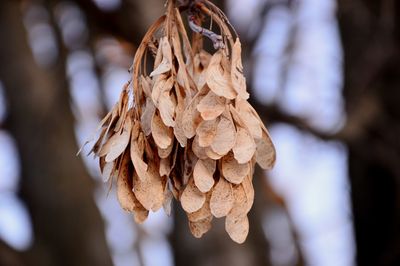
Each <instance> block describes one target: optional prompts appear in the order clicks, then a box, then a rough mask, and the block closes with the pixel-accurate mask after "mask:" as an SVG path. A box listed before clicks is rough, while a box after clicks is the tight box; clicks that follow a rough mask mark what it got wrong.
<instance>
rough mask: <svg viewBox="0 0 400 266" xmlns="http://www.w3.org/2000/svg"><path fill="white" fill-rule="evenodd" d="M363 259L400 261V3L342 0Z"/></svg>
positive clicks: (384, 262)
mask: <svg viewBox="0 0 400 266" xmlns="http://www.w3.org/2000/svg"><path fill="white" fill-rule="evenodd" d="M338 3H339V16H338V17H339V23H340V29H341V34H342V41H343V47H344V52H345V62H344V65H345V84H344V88H345V90H344V94H345V95H344V96H345V99H346V103H347V111H348V113H349V120H351V119H352V120H353V121H354V122H355V123H353V125H352V128H353V131H352V135H353V137H352V138H351V139H350V140H349V143H348V145H349V171H350V173H349V174H350V182H351V187H352V188H351V194H352V203H353V213H354V226H355V233H356V242H357V243H356V244H357V264H358V265H361V266H363V265H380V266H386V265H400V198H399V197H400V141H399V136H400V106H399V104H400V2H399V1H396V0H378V1H377V0H355V1H348V0H339V2H338Z"/></svg>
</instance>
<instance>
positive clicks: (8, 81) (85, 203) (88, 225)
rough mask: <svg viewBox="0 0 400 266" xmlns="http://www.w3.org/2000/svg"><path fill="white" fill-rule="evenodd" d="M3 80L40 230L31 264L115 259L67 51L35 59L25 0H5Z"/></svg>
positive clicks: (24, 190)
mask: <svg viewBox="0 0 400 266" xmlns="http://www.w3.org/2000/svg"><path fill="white" fill-rule="evenodd" d="M0 43H1V46H0V47H1V49H0V62H1V64H0V80H2V81H3V83H4V87H5V91H6V97H7V100H8V104H9V119H8V122H7V127H8V128H9V130H10V131H11V133H12V134H13V136H14V137H15V139H16V142H17V146H18V150H19V154H20V161H21V168H22V177H21V193H20V195H21V198H22V199H23V200H24V201H25V203H26V204H27V207H28V210H29V212H30V215H31V219H32V223H33V229H34V234H35V239H34V245H33V247H32V249H31V250H30V251H29V252H27V254H26V258H28V259H26V260H25V262H26V264H27V265H41V266H47V265H60V266H62V265H65V266H67V265H68V266H70V265H96V266H97V265H112V262H111V258H110V255H109V251H108V248H107V245H106V241H105V237H104V229H103V224H102V219H101V217H100V214H99V211H98V209H97V208H96V205H95V203H94V200H93V188H94V182H93V181H92V180H91V178H90V177H89V175H88V174H87V173H86V170H85V167H84V165H83V164H82V162H81V160H80V159H79V158H78V157H76V156H75V153H76V151H77V146H76V143H75V138H74V121H73V117H72V114H71V111H70V105H69V95H68V84H67V81H66V77H65V69H64V67H65V61H63V58H62V57H61V59H60V60H59V61H58V63H57V64H56V65H55V66H53V67H52V68H51V69H43V68H40V67H38V66H37V64H36V63H35V61H34V59H33V57H32V54H31V51H30V48H29V46H28V42H27V33H26V32H25V30H24V27H23V24H22V15H21V11H20V8H19V1H15V0H2V1H0Z"/></svg>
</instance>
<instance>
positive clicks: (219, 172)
mask: <svg viewBox="0 0 400 266" xmlns="http://www.w3.org/2000/svg"><path fill="white" fill-rule="evenodd" d="M181 10H184V8H183V9H179V8H177V7H176V6H175V0H168V1H167V11H166V15H165V16H163V17H161V18H160V19H158V20H157V21H156V22H155V23H154V24H153V25H152V26H151V27H150V29H149V30H148V32H147V33H146V35H145V36H144V37H143V41H142V43H141V44H140V46H139V47H138V49H137V51H136V55H135V58H134V62H133V66H132V68H131V70H132V80H131V81H130V82H128V83H127V84H125V86H124V87H123V90H122V92H121V94H120V98H119V101H118V102H117V103H116V104H115V106H114V107H113V108H112V110H111V111H110V112H109V113H108V114H107V115H106V116H105V118H104V119H103V120H102V121H101V123H100V126H99V131H100V133H99V136H98V139H97V140H96V141H95V144H94V146H93V148H92V150H91V152H93V153H94V154H95V155H96V156H98V157H99V164H100V169H101V173H102V176H103V180H104V181H107V180H110V179H111V181H112V180H113V178H112V177H117V195H118V199H119V201H120V203H121V207H122V208H123V209H124V210H126V211H129V212H132V213H133V215H134V219H135V221H136V222H138V223H142V222H144V221H145V220H146V219H147V217H148V215H149V211H150V210H151V211H157V210H158V209H160V208H161V207H163V208H164V210H165V212H166V213H167V214H170V213H171V206H172V201H173V198H175V199H176V200H178V201H180V202H181V205H182V208H183V209H184V210H185V211H186V213H187V216H188V220H189V228H190V230H191V232H192V234H193V235H194V236H195V237H201V236H202V235H203V234H205V233H206V232H207V231H208V230H210V228H211V222H212V219H213V217H224V216H226V220H225V228H226V231H227V233H228V234H229V236H230V237H231V238H232V239H233V240H234V241H235V242H238V243H243V241H245V239H246V237H247V234H248V231H249V223H248V218H247V214H248V212H249V211H250V209H251V206H252V205H253V201H254V189H253V184H252V175H253V172H254V166H255V163H256V162H257V163H258V164H259V165H260V166H261V167H263V168H265V169H270V168H272V166H273V165H274V162H275V157H276V155H275V148H274V146H273V144H272V141H271V138H270V136H269V133H268V131H267V129H266V128H265V126H264V125H263V123H262V121H261V119H260V117H259V116H258V114H257V112H256V111H255V110H254V108H253V107H252V106H251V105H250V104H249V103H248V101H247V99H248V98H249V94H248V92H247V90H246V79H245V77H244V75H243V64H242V58H241V43H240V40H239V38H238V37H237V36H236V35H237V34H236V33H235V32H232V31H231V30H232V29H233V28H232V27H231V25H230V24H229V22H228V21H227V18H226V17H225V15H223V13H222V11H220V10H219V9H218V8H217V7H216V6H215V5H213V4H212V3H211V2H209V1H208V0H203V1H198V2H196V5H193V6H191V8H190V9H188V10H189V11H188V12H189V23H188V24H189V26H190V29H191V30H193V31H195V32H197V33H199V34H194V35H193V36H194V37H193V39H192V40H189V37H188V29H186V28H185V26H184V23H183V21H182V18H181V13H180V12H181ZM207 17H208V18H212V20H213V21H215V23H214V24H215V25H217V27H218V29H219V31H220V32H221V36H220V35H217V34H216V33H214V32H213V31H212V30H213V29H203V28H202V27H201V25H198V23H201V22H202V19H203V18H207ZM222 36H224V37H222ZM204 37H207V38H210V39H211V41H212V42H213V45H214V47H215V49H216V51H205V50H204V49H203V45H202V42H203V40H202V39H203V38H204ZM149 64H151V65H152V66H153V68H152V69H151V70H150V71H149V72H150V74H148V72H147V71H148V70H149V69H150V65H149ZM110 177H111V178H110Z"/></svg>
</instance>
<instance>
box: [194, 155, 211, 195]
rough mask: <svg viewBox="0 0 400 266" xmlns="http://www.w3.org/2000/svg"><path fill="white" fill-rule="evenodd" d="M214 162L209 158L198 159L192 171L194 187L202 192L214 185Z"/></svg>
mask: <svg viewBox="0 0 400 266" xmlns="http://www.w3.org/2000/svg"><path fill="white" fill-rule="evenodd" d="M215 170H216V162H215V161H214V160H211V159H206V160H198V161H197V163H196V166H195V167H194V171H193V179H194V183H195V185H196V187H197V188H198V189H199V190H200V191H201V192H203V193H206V192H208V191H210V189H211V188H212V187H213V186H214V183H215V182H214V172H215Z"/></svg>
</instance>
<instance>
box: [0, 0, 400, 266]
mask: <svg viewBox="0 0 400 266" xmlns="http://www.w3.org/2000/svg"><path fill="white" fill-rule="evenodd" d="M164 2H165V1H164V0H146V1H139V0H69V1H68V0H1V1H0V265H4V266H14V265H18V266H19V265H40V266H50V265H57V266H58V265H60V266H63V265H65V266H71V265H78V266H80V265H83V266H86V265H96V266H97V265H99V266H102V265H104V266H106V265H115V266H131V265H133V266H136V265H145V266H172V265H178V266H181V265H182V266H186V265H193V266H209V265H210V266H213V265H230V266H257V265H274V266H290V265H299V266H300V265H315V266H330V265H332V266H351V265H373V266H374V265H377V266H381V265H382V266H386V265H400V2H399V1H397V0H337V1H336V0H246V1H245V0H242V1H241V0H226V1H220V0H218V1H217V0H216V1H213V2H215V3H216V4H217V5H218V6H220V7H221V8H222V9H223V10H224V11H225V12H226V13H227V15H228V17H229V18H230V20H231V22H232V24H233V25H234V26H235V27H236V28H237V30H238V32H239V35H240V36H241V39H242V43H243V48H244V55H243V56H244V65H245V71H246V73H245V74H246V77H247V80H248V88H249V91H250V93H251V101H252V104H253V105H254V106H255V107H256V109H257V110H258V112H259V113H260V114H261V116H262V117H263V119H264V121H265V123H266V124H267V126H268V128H269V129H270V131H271V135H272V138H273V140H274V142H275V144H276V147H277V154H278V160H277V164H276V167H275V169H274V170H273V171H269V172H262V171H261V170H260V169H258V170H257V172H256V178H255V186H256V201H255V204H254V207H253V209H252V211H251V215H250V235H249V237H248V240H247V241H246V243H245V244H243V245H237V244H234V243H233V242H232V241H231V240H230V239H229V237H228V236H227V234H226V233H225V232H224V228H223V223H221V221H216V222H214V226H213V229H212V230H211V231H210V232H209V233H208V234H206V235H205V236H204V237H203V238H202V239H200V240H197V239H194V238H193V237H192V236H191V235H190V233H189V229H188V227H187V224H186V223H187V221H186V218H185V217H184V215H183V213H182V210H180V207H179V206H177V204H176V208H175V210H174V214H173V217H167V216H166V215H165V214H164V213H163V211H162V210H161V211H160V212H157V213H154V214H151V215H150V218H149V220H148V221H147V222H146V223H145V224H143V225H136V224H135V223H134V222H133V218H132V216H131V215H130V214H127V213H125V212H124V211H122V210H121V209H120V208H119V206H118V202H117V200H116V196H115V193H114V192H115V191H114V189H113V188H111V191H109V187H108V186H107V184H103V183H102V181H101V177H100V175H99V170H98V167H97V163H96V162H95V160H94V159H93V158H92V157H86V156H85V155H84V154H85V152H84V153H83V155H82V156H80V157H76V156H75V154H76V152H77V150H78V149H79V147H80V146H81V145H82V144H83V143H84V141H85V140H86V139H90V137H91V135H92V134H93V133H94V132H95V129H96V126H97V123H98V121H99V120H100V118H101V117H102V116H103V115H104V114H105V113H106V112H107V111H108V110H109V109H110V108H111V106H112V105H113V104H114V103H115V102H116V101H117V97H118V94H119V92H120V90H121V88H122V85H123V84H124V83H125V82H126V81H127V80H128V79H129V78H130V77H129V73H128V68H129V67H130V65H131V63H132V60H133V55H134V52H135V48H136V47H137V46H138V44H139V42H140V40H141V37H142V36H143V35H144V33H145V31H146V29H147V28H148V27H149V26H150V24H151V23H152V22H153V21H155V20H156V19H157V18H158V17H159V16H161V15H162V14H163V11H164Z"/></svg>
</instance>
